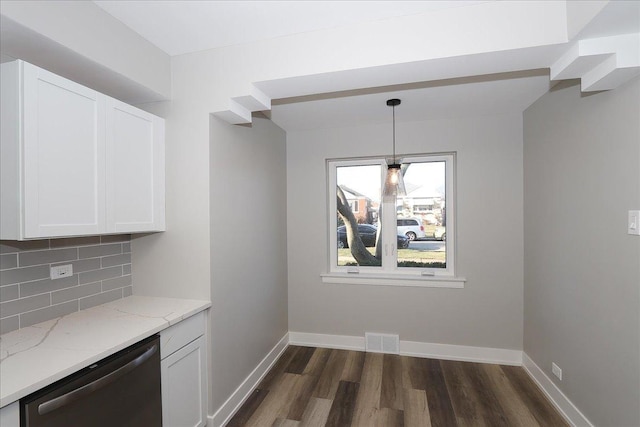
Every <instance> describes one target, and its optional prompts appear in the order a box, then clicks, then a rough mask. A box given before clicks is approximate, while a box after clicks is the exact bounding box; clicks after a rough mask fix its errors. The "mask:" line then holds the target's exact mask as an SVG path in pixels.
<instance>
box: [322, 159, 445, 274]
mask: <svg viewBox="0 0 640 427" xmlns="http://www.w3.org/2000/svg"><path fill="white" fill-rule="evenodd" d="M386 164H387V163H386V161H385V159H384V158H366V159H336V160H329V161H327V173H328V186H329V188H328V190H329V191H328V195H329V201H328V202H329V203H328V206H329V208H328V209H329V211H328V215H329V236H328V241H329V251H328V252H329V272H330V273H347V274H349V275H352V274H366V275H384V276H390V275H391V276H394V277H395V276H400V277H417V278H425V277H426V278H428V277H453V276H455V258H454V255H455V250H454V244H455V230H454V228H455V223H454V212H455V206H454V200H455V194H454V191H455V186H454V179H455V154H453V153H447V154H437V155H416V156H407V157H404V158H403V159H402V164H403V168H402V171H403V177H404V181H405V187H406V195H405V196H402V197H400V196H399V197H397V198H396V200H395V201H394V200H391V201H387V200H386V199H385V200H384V201H383V200H382V194H381V189H382V187H383V182H384V175H385V173H386ZM403 218H412V219H417V220H418V223H419V227H420V228H421V229H422V230H423V231H424V232H425V233H424V235H425V236H426V237H424V238H418V239H416V240H412V241H409V240H408V239H407V238H406V236H404V235H399V233H398V231H399V228H398V224H400V223H403V222H402V221H401V220H402V219H403ZM412 223H413V222H412ZM354 224H355V225H357V224H360V225H359V226H355V227H354ZM445 227H446V235H447V239H446V241H445V240H436V239H437V235H436V234H438V233H439V235H440V236H442V233H444V230H445ZM411 237H414V236H411Z"/></svg>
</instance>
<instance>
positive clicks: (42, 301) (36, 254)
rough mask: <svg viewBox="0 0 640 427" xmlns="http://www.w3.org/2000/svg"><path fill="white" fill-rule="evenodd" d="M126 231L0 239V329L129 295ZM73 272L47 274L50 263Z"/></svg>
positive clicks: (22, 326)
mask: <svg viewBox="0 0 640 427" xmlns="http://www.w3.org/2000/svg"><path fill="white" fill-rule="evenodd" d="M129 240H130V235H128V234H123V235H117V236H90V237H76V238H70V239H51V240H30V241H23V242H17V241H11V240H2V241H0V333H5V332H9V331H13V330H15V329H18V328H24V327H27V326H31V325H34V324H36V323H40V322H44V321H46V320H51V319H53V318H56V317H60V316H64V315H66V314H69V313H73V312H76V311H78V310H83V309H85V308H89V307H93V306H95V305H98V304H104V303H106V302H109V301H113V300H116V299H120V298H122V297H125V296H128V295H131V293H132V286H131V243H130V242H129ZM65 264H72V266H73V275H72V276H68V277H64V278H60V279H56V280H51V279H50V278H49V271H50V269H51V267H52V266H56V265H65Z"/></svg>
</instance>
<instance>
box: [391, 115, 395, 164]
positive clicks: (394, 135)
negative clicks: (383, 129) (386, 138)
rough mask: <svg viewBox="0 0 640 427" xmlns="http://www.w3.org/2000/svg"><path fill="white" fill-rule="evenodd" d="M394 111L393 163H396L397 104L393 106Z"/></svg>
mask: <svg viewBox="0 0 640 427" xmlns="http://www.w3.org/2000/svg"><path fill="white" fill-rule="evenodd" d="M392 111H393V163H394V164H395V163H396V106H395V105H394V106H393V107H392Z"/></svg>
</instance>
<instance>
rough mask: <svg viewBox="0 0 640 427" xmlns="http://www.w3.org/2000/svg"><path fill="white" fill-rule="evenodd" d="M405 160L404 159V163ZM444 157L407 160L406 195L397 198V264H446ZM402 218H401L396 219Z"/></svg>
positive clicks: (420, 266) (415, 265)
mask: <svg viewBox="0 0 640 427" xmlns="http://www.w3.org/2000/svg"><path fill="white" fill-rule="evenodd" d="M405 164H406V163H405ZM445 166H446V163H445V162H444V161H437V162H436V161H434V162H416V163H409V166H408V167H407V168H406V170H405V172H404V185H405V189H406V193H407V195H406V196H405V197H402V198H400V197H399V198H398V200H397V201H396V210H397V213H398V218H399V219H398V234H399V235H404V236H406V237H408V238H409V244H408V247H406V248H404V249H403V248H402V245H401V244H400V240H399V241H398V267H401V268H411V267H413V268H446V266H447V251H446V244H445V240H446V208H445V199H446V194H445V189H446V185H445V177H446V175H445V171H446V167H445ZM400 218H403V219H400Z"/></svg>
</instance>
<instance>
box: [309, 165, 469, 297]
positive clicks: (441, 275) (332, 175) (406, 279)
mask: <svg viewBox="0 0 640 427" xmlns="http://www.w3.org/2000/svg"><path fill="white" fill-rule="evenodd" d="M400 161H401V162H402V163H405V162H410V163H424V162H441V161H444V162H445V187H446V188H445V191H446V201H445V203H446V224H447V240H446V243H445V244H446V251H447V262H446V263H447V267H446V268H433V269H421V268H411V267H398V266H397V255H396V254H395V251H396V245H397V237H396V234H397V215H396V202H395V201H384V200H381V203H382V207H383V213H382V221H383V223H382V230H383V231H382V232H383V233H384V234H383V236H382V238H383V244H384V246H383V259H382V266H380V267H366V266H339V265H337V259H338V245H337V233H336V231H335V230H336V229H337V214H336V212H337V202H336V190H335V189H336V185H337V173H336V170H337V168H338V167H344V166H366V165H380V166H381V168H380V169H381V177H380V180H381V181H380V182H381V183H382V182H383V180H384V174H385V173H386V169H387V163H386V161H385V159H384V158H352V159H328V160H327V185H328V188H327V197H328V201H327V206H328V211H327V216H328V224H327V225H328V230H329V233H328V250H327V257H328V259H327V261H328V263H327V264H328V269H327V273H323V274H321V277H322V281H323V282H324V283H343V284H369V285H383V286H421V287H445V288H462V287H464V283H465V282H466V279H465V278H463V277H459V276H456V269H455V266H456V264H455V259H456V248H455V246H456V245H455V242H456V231H455V229H456V192H455V191H456V183H455V180H456V171H455V168H456V154H455V153H437V154H419V155H411V156H405V157H404V158H402V159H400ZM386 212H393V215H388V214H385V213H386ZM385 252H386V253H387V254H388V255H386V256H385V255H384V253H385Z"/></svg>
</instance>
